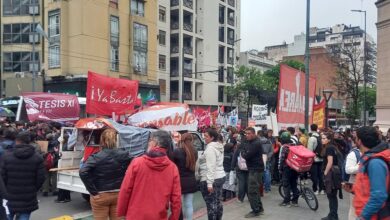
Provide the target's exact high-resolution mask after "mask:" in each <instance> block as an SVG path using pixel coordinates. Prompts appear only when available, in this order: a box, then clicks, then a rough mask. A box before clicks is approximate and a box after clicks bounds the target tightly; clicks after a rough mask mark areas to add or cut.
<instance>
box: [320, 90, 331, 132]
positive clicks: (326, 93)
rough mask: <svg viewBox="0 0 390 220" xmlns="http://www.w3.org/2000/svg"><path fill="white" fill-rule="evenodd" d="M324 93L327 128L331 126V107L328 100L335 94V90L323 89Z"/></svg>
mask: <svg viewBox="0 0 390 220" xmlns="http://www.w3.org/2000/svg"><path fill="white" fill-rule="evenodd" d="M322 95H323V96H324V98H325V104H326V105H325V128H328V127H329V107H328V102H329V100H330V98H332V95H333V90H330V89H324V90H323V91H322Z"/></svg>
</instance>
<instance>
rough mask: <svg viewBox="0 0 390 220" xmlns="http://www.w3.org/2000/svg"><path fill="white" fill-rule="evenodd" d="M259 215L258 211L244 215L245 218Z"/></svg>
mask: <svg viewBox="0 0 390 220" xmlns="http://www.w3.org/2000/svg"><path fill="white" fill-rule="evenodd" d="M259 215H260V212H249V213H248V214H246V215H245V218H254V217H257V216H259Z"/></svg>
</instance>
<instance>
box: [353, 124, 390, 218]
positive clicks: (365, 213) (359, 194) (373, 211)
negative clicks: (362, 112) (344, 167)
mask: <svg viewBox="0 0 390 220" xmlns="http://www.w3.org/2000/svg"><path fill="white" fill-rule="evenodd" d="M356 144H357V145H358V146H359V148H360V150H361V152H362V153H363V156H362V159H361V166H360V167H359V171H358V173H357V175H356V179H355V184H354V185H353V190H352V191H353V193H354V194H355V197H354V201H353V205H354V208H355V210H356V212H355V213H356V215H357V216H358V217H357V218H356V219H388V218H389V212H388V208H389V202H388V188H389V181H388V179H389V176H390V174H389V169H388V163H389V162H390V150H389V149H388V144H387V143H384V142H381V140H380V138H379V134H378V132H377V131H376V130H375V128H373V127H368V126H364V127H361V128H359V129H358V130H357V140H356ZM379 216H380V218H379Z"/></svg>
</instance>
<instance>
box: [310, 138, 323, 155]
mask: <svg viewBox="0 0 390 220" xmlns="http://www.w3.org/2000/svg"><path fill="white" fill-rule="evenodd" d="M312 137H315V138H316V139H317V147H316V149H314V153H315V155H316V157H318V158H322V155H321V153H322V142H321V136H312Z"/></svg>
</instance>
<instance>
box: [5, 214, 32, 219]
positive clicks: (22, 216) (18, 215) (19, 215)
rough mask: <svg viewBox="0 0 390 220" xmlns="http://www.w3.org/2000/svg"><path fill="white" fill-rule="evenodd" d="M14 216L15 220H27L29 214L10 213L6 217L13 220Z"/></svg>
mask: <svg viewBox="0 0 390 220" xmlns="http://www.w3.org/2000/svg"><path fill="white" fill-rule="evenodd" d="M15 216H16V220H29V219H30V216H31V213H10V214H9V215H8V220H14V217H15Z"/></svg>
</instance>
